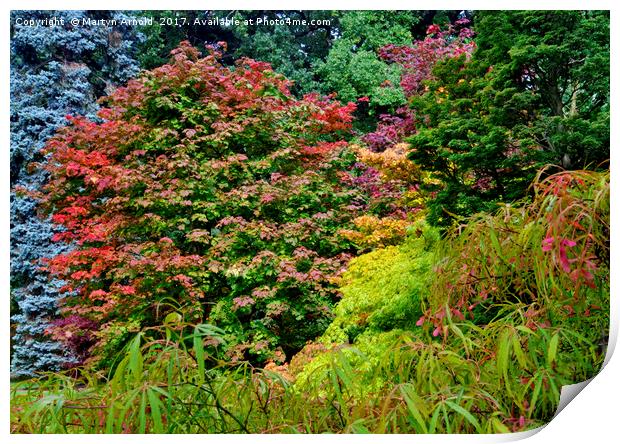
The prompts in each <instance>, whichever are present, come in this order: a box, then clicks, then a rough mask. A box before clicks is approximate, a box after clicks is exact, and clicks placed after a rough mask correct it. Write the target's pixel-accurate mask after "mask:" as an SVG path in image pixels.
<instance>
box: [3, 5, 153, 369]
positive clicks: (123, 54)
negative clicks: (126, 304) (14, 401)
mask: <svg viewBox="0 0 620 444" xmlns="http://www.w3.org/2000/svg"><path fill="white" fill-rule="evenodd" d="M18 17H21V18H22V19H25V18H28V19H45V18H48V19H50V18H52V17H56V18H59V19H60V18H62V19H63V21H64V26H19V25H17V24H16V19H17V18H18ZM84 17H91V18H93V19H102V18H103V19H114V18H116V19H118V20H120V19H121V18H122V17H124V15H123V14H121V13H117V12H110V11H93V12H84V11H12V13H11V23H12V27H11V146H10V153H11V154H10V168H11V189H12V190H14V189H15V187H17V186H19V187H23V188H26V189H32V190H34V189H37V188H39V187H40V186H41V185H42V184H43V183H44V182H45V179H46V178H45V175H44V173H42V172H41V171H35V172H32V171H30V169H29V167H28V166H29V165H30V164H32V162H44V161H45V159H44V158H43V157H42V156H41V154H40V150H41V148H42V147H43V146H44V145H45V143H46V141H47V140H48V139H49V137H50V136H52V135H53V134H54V132H55V131H56V129H57V128H58V127H60V126H62V125H64V124H65V123H66V120H65V116H66V115H67V114H69V115H74V114H81V115H91V116H92V114H93V113H94V112H95V111H96V109H97V104H96V99H97V98H98V97H99V96H101V95H104V94H105V93H107V92H109V90H110V89H111V88H113V87H114V86H115V85H118V84H122V83H123V82H125V81H126V80H127V79H129V78H130V77H132V76H134V75H136V74H137V72H138V71H139V67H138V65H137V62H136V61H135V52H136V45H137V42H138V41H139V40H140V38H141V35H140V33H139V29H137V28H131V27H122V26H114V27H107V26H75V27H74V26H72V25H71V22H70V20H71V19H74V18H78V19H82V18H84ZM36 210H37V208H36V202H34V201H33V200H32V199H30V198H28V197H23V196H20V195H17V194H16V193H15V192H14V191H12V192H11V314H12V316H11V322H12V343H11V345H12V357H11V371H12V375H13V376H14V377H23V376H32V375H33V374H35V373H36V372H37V371H42V370H57V369H59V368H62V367H63V366H66V365H68V364H71V362H72V357H71V356H70V355H69V354H68V353H67V352H66V351H64V350H63V348H62V347H61V345H60V344H58V343H57V342H54V341H52V340H51V339H50V338H48V337H46V335H45V329H46V327H47V326H48V325H49V322H50V320H51V319H53V318H54V317H55V315H56V314H57V310H58V305H57V300H58V298H59V291H58V290H59V288H60V287H61V286H62V283H61V282H59V281H57V280H53V279H50V278H49V276H48V275H47V274H45V273H43V272H41V271H40V269H39V267H40V265H41V263H40V261H41V259H42V258H46V257H51V256H53V255H56V254H58V253H60V252H61V251H63V249H66V248H67V247H66V246H61V245H58V244H54V243H53V242H51V240H50V239H51V236H52V234H53V232H54V227H53V226H52V224H51V223H50V221H49V220H41V219H39V218H38V217H37V211H36Z"/></svg>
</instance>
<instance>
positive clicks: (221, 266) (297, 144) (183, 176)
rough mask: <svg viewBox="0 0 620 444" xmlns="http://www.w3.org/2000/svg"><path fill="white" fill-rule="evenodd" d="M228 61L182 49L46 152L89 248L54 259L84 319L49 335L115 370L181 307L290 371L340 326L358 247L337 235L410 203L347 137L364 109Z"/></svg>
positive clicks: (73, 121)
mask: <svg viewBox="0 0 620 444" xmlns="http://www.w3.org/2000/svg"><path fill="white" fill-rule="evenodd" d="M224 46H225V45H224V44H220V45H219V47H224ZM219 57H220V54H219V53H218V52H217V51H215V49H213V48H211V53H210V54H209V55H207V56H206V57H202V58H201V57H200V54H199V53H198V51H197V50H196V49H195V48H193V47H191V46H189V45H188V44H183V45H181V47H179V48H178V49H177V50H175V51H173V54H172V61H171V63H170V64H168V65H164V66H162V67H159V68H156V69H154V70H152V71H146V72H143V73H142V74H141V76H140V77H139V78H138V79H134V80H131V81H130V82H129V83H128V85H127V86H126V87H124V88H119V89H118V90H116V91H115V92H114V93H113V94H112V95H110V96H109V97H107V98H104V99H103V100H102V101H103V103H104V104H105V105H107V107H106V108H103V109H102V110H101V111H100V113H99V115H100V117H101V118H102V119H103V121H102V122H100V123H97V122H93V121H90V120H88V119H86V118H82V117H69V118H68V119H69V125H68V126H67V127H65V128H63V129H61V130H60V131H59V133H58V134H57V135H56V136H55V137H54V138H53V139H52V140H51V141H50V142H49V143H48V145H47V147H46V153H48V155H49V156H50V162H49V164H47V165H46V167H45V168H46V170H47V172H48V173H49V177H50V179H49V182H48V183H47V185H46V186H45V188H44V189H43V191H42V192H41V193H39V196H38V197H39V198H40V200H41V202H42V204H43V207H44V209H45V210H46V211H47V212H48V213H51V215H52V221H53V222H54V223H56V224H58V225H59V226H60V228H61V229H62V232H60V233H58V234H57V235H55V240H56V241H59V242H65V243H71V244H74V245H76V249H75V250H73V251H71V252H70V253H66V254H59V255H57V256H55V257H53V258H51V260H50V261H49V262H48V265H47V269H48V271H50V272H51V273H52V274H54V275H55V276H57V277H59V278H62V279H64V280H65V281H66V282H67V285H66V286H65V288H64V291H65V292H66V297H65V298H64V300H63V310H64V313H66V314H70V315H71V316H69V317H67V319H66V320H63V321H60V322H61V323H62V326H60V324H59V326H57V327H56V328H52V329H51V332H52V334H53V336H54V337H56V338H57V339H59V340H62V341H64V342H65V343H67V344H68V345H71V344H73V343H75V341H74V340H73V339H72V338H76V337H80V338H84V340H82V341H80V342H79V345H80V350H76V353H78V355H79V356H80V357H82V358H83V359H90V360H91V361H99V364H100V365H102V366H107V365H110V364H111V362H112V360H113V358H114V356H115V355H116V354H117V353H118V350H119V349H120V348H122V346H123V345H124V344H125V343H126V342H127V341H128V340H129V339H130V337H131V335H132V334H133V333H135V332H137V331H139V330H140V329H142V328H144V327H148V326H156V325H160V324H161V323H162V322H163V319H165V317H166V316H167V315H169V314H171V313H178V315H179V316H181V317H182V318H183V319H184V320H185V321H186V322H194V323H195V322H201V321H203V322H206V321H208V322H210V323H214V324H216V325H218V326H220V327H221V328H224V329H225V330H226V332H227V336H226V339H227V346H226V347H223V348H225V350H221V352H222V353H225V354H226V357H227V358H228V359H232V360H245V359H250V360H252V361H253V362H262V363H264V362H266V361H267V360H269V359H274V360H276V361H282V360H284V359H285V357H286V356H289V357H290V356H291V355H292V354H294V353H295V352H296V351H298V350H299V349H301V348H302V347H303V345H304V344H305V342H306V341H307V340H309V339H313V338H315V337H317V336H318V335H320V334H321V333H322V332H323V331H324V329H325V328H326V327H327V325H328V324H329V322H330V320H331V317H332V315H331V308H332V307H333V305H334V304H335V302H336V301H337V300H338V298H339V293H338V291H337V287H336V285H335V284H334V282H333V280H334V279H335V278H336V277H337V276H338V275H339V274H340V273H341V272H342V271H343V270H344V267H345V266H346V264H347V262H348V260H349V259H350V257H351V255H352V254H354V253H355V252H356V248H355V246H354V245H353V244H352V243H351V242H350V241H349V240H348V239H346V238H344V237H343V236H341V235H340V233H339V231H340V230H342V229H346V228H352V227H353V224H352V220H354V219H355V218H356V217H359V216H361V215H362V214H368V213H371V214H375V215H377V216H379V217H382V216H384V215H386V214H389V213H391V212H394V211H396V210H397V209H398V208H397V207H398V205H397V204H394V203H391V202H390V201H389V200H390V198H391V196H392V194H389V193H387V194H386V193H382V192H381V191H380V190H379V188H380V186H381V184H382V182H381V180H380V179H379V175H378V173H376V172H374V173H372V174H370V173H369V175H368V177H369V179H368V180H366V177H365V176H364V177H361V176H360V174H362V173H360V171H370V169H369V168H368V167H366V166H365V165H364V164H362V163H359V162H356V155H355V153H353V152H352V151H351V150H350V149H348V147H347V144H346V142H343V141H341V139H342V138H343V137H344V136H345V135H346V134H347V133H348V131H349V130H350V127H351V120H352V116H351V113H352V112H353V110H354V109H355V105H354V104H352V103H349V104H348V105H341V104H340V103H338V102H334V101H332V100H331V99H329V98H323V97H320V96H318V95H316V94H309V95H306V96H304V98H303V99H295V98H294V97H293V96H292V95H291V94H290V92H289V86H290V82H288V81H287V80H286V79H284V78H283V77H282V76H280V75H278V74H276V73H274V72H273V71H272V70H271V68H270V67H269V65H268V64H266V63H262V62H257V61H254V60H250V59H241V60H239V61H238V62H237V65H236V67H235V68H234V69H231V68H228V67H225V66H223V65H222V64H221V63H220V61H219ZM358 176H359V177H358ZM377 190H379V191H377ZM83 326H88V328H84V327H83Z"/></svg>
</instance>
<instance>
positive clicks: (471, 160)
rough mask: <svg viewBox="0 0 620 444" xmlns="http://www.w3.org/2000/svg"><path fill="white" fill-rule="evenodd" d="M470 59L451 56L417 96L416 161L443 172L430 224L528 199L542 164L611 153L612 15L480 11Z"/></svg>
mask: <svg viewBox="0 0 620 444" xmlns="http://www.w3.org/2000/svg"><path fill="white" fill-rule="evenodd" d="M476 23H477V26H476V28H475V30H476V42H477V44H478V48H477V50H476V52H475V53H474V54H473V56H472V58H471V60H469V61H468V60H467V59H466V58H463V57H462V58H459V59H449V60H447V61H445V62H443V63H440V64H439V65H438V66H437V67H436V68H435V70H434V71H433V74H434V79H432V80H431V81H429V82H428V83H427V84H426V88H427V92H426V93H425V94H423V95H422V96H420V97H415V98H414V99H413V101H412V102H411V107H412V108H413V109H414V110H415V112H416V115H417V124H416V129H417V132H416V134H415V135H414V136H413V137H411V138H410V139H409V140H410V142H411V143H412V145H413V146H414V147H415V149H414V150H413V151H412V153H411V159H412V160H414V162H416V163H418V164H419V165H420V166H422V167H424V168H427V169H430V170H432V171H435V172H436V175H437V177H438V178H439V179H440V181H441V184H440V185H439V186H436V187H434V190H433V191H435V192H436V194H434V196H435V199H434V200H433V201H431V202H430V204H429V207H430V209H431V216H430V221H431V222H433V223H437V224H440V225H446V224H449V223H450V221H451V220H452V219H453V217H454V216H463V215H471V214H473V213H475V212H477V211H484V210H491V209H493V208H494V207H495V205H494V203H495V202H497V201H511V200H514V199H516V198H519V197H520V196H522V195H523V194H524V192H525V190H526V188H527V186H528V184H529V183H530V182H531V180H532V179H533V177H534V175H535V173H536V170H537V168H539V167H541V166H542V165H544V164H546V163H553V164H556V165H561V166H563V167H565V168H584V167H596V166H597V165H598V164H599V163H600V162H602V161H604V160H606V159H608V158H609V34H608V33H607V32H606V30H608V29H609V15H608V14H606V13H600V12H581V11H566V12H549V13H540V12H536V11H526V12H505V11H498V12H480V13H478V14H477V16H476Z"/></svg>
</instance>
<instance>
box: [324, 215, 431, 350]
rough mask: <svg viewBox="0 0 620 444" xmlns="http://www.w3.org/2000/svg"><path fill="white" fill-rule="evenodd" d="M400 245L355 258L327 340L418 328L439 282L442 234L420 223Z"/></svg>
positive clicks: (327, 333) (347, 274) (341, 282)
mask: <svg viewBox="0 0 620 444" xmlns="http://www.w3.org/2000/svg"><path fill="white" fill-rule="evenodd" d="M409 230H410V232H411V234H410V236H409V237H408V238H407V239H406V240H405V242H404V243H402V244H401V245H398V246H389V247H386V248H382V249H378V250H375V251H373V252H371V253H368V254H365V255H363V256H360V257H358V258H355V259H353V260H352V261H351V262H350V263H349V267H348V269H347V271H346V272H345V273H344V274H343V276H342V278H341V279H340V285H341V287H340V291H341V292H342V295H343V296H342V300H341V301H340V302H339V303H338V305H337V307H336V309H335V310H334V314H335V318H334V320H333V321H332V323H331V325H330V326H329V328H328V329H327V331H326V332H325V334H324V335H323V336H322V338H321V341H325V342H336V343H343V342H345V343H346V342H351V343H352V342H353V341H354V340H355V338H356V337H357V336H358V335H359V334H360V333H362V332H364V331H366V330H370V331H372V332H374V333H377V332H381V331H388V330H392V329H397V328H403V329H412V328H414V327H415V323H416V321H417V320H418V319H419V318H420V316H421V315H422V301H423V300H425V299H426V298H427V297H428V295H427V292H428V288H429V286H430V285H431V283H432V280H433V279H434V275H433V273H431V271H432V265H433V260H434V254H433V252H434V247H435V244H436V243H437V242H438V240H439V234H438V232H437V231H436V230H434V229H431V228H429V227H428V226H426V225H425V224H424V223H423V222H419V223H417V224H416V225H414V226H412V227H411V228H410V229H409Z"/></svg>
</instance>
